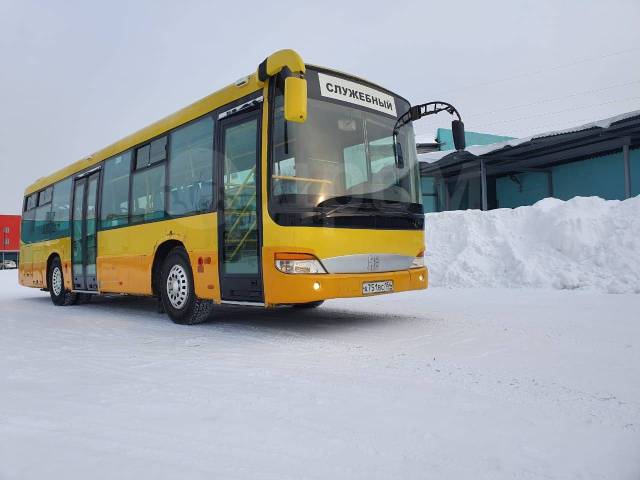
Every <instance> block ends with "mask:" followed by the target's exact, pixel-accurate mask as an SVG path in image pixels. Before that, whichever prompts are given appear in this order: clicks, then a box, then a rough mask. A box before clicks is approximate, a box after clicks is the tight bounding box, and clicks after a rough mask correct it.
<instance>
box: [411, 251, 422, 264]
mask: <svg viewBox="0 0 640 480" xmlns="http://www.w3.org/2000/svg"><path fill="white" fill-rule="evenodd" d="M422 267H424V250H423V251H421V252H420V253H419V254H418V255H416V258H414V259H413V261H412V262H411V268H422Z"/></svg>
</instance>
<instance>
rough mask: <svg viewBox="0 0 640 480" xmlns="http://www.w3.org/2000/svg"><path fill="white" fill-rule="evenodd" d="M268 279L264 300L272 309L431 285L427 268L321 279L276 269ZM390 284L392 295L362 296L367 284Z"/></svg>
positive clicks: (323, 276) (352, 274) (326, 276)
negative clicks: (389, 282) (286, 305)
mask: <svg viewBox="0 0 640 480" xmlns="http://www.w3.org/2000/svg"><path fill="white" fill-rule="evenodd" d="M265 273H266V272H265ZM269 276H271V277H272V278H265V297H266V298H265V299H266V303H267V305H269V306H275V305H282V304H294V303H308V302H316V301H318V300H327V299H330V298H353V297H370V296H375V295H384V294H387V293H396V292H406V291H409V290H424V289H425V288H427V284H428V271H427V269H426V268H425V267H422V268H412V269H410V270H402V271H397V272H378V273H351V274H348V273H341V274H335V273H334V274H332V273H328V274H320V275H301V274H295V275H292V274H285V273H281V272H278V271H275V269H274V270H271V271H270V272H269ZM388 281H391V282H393V289H392V291H389V292H384V293H374V294H365V293H363V285H364V284H365V283H369V282H388Z"/></svg>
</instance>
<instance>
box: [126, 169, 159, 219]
mask: <svg viewBox="0 0 640 480" xmlns="http://www.w3.org/2000/svg"><path fill="white" fill-rule="evenodd" d="M164 172H165V166H164V163H162V164H160V165H158V166H154V167H150V168H145V169H143V170H140V171H137V172H134V173H133V183H132V187H131V200H132V202H133V205H132V206H131V222H132V223H138V222H148V221H151V220H159V219H161V218H164V188H165V178H164V177H165V173H164Z"/></svg>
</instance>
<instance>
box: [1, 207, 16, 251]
mask: <svg viewBox="0 0 640 480" xmlns="http://www.w3.org/2000/svg"><path fill="white" fill-rule="evenodd" d="M5 227H9V233H5V232H4V228H5ZM5 238H8V239H9V245H5V244H4V241H5ZM2 250H5V251H15V250H20V215H0V251H2Z"/></svg>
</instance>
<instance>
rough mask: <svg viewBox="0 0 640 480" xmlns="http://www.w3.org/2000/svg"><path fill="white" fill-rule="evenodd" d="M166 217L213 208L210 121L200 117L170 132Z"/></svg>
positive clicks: (211, 132) (211, 124) (211, 123)
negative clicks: (167, 214) (167, 215)
mask: <svg viewBox="0 0 640 480" xmlns="http://www.w3.org/2000/svg"><path fill="white" fill-rule="evenodd" d="M170 145H171V147H170V151H169V188H168V192H169V198H168V200H169V203H168V213H169V215H189V214H192V213H198V212H207V211H210V210H211V209H212V208H213V192H214V190H213V119H212V118H211V117H210V116H207V117H204V118H201V119H200V120H198V121H196V122H193V123H191V124H189V125H187V126H185V127H182V128H180V129H178V130H175V131H173V132H172V133H171V143H170Z"/></svg>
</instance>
